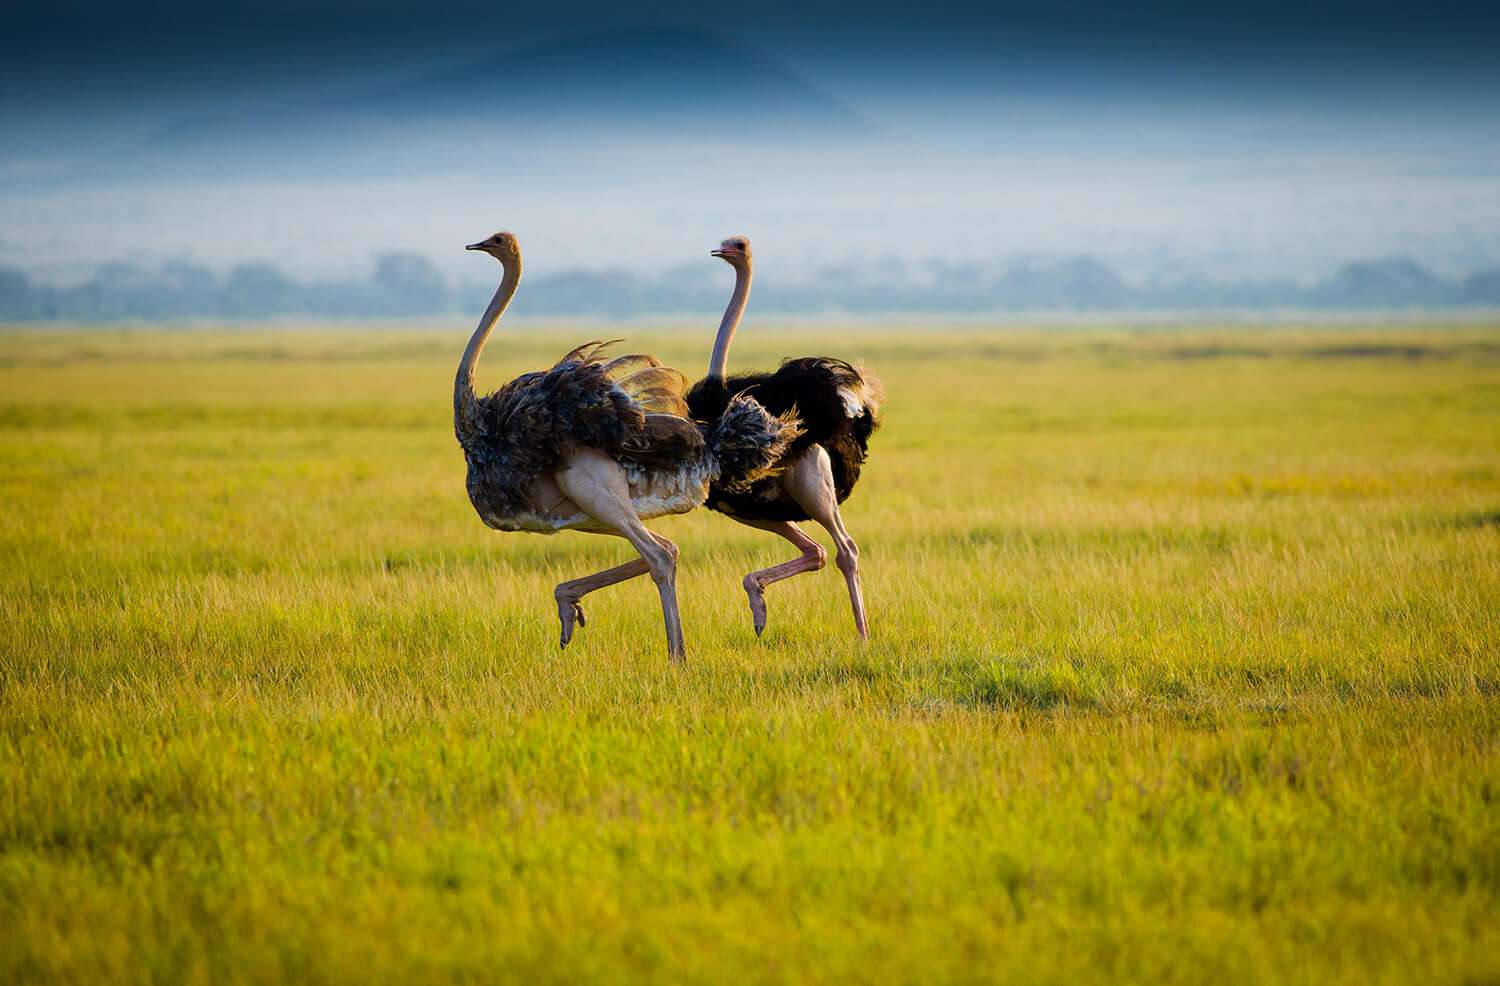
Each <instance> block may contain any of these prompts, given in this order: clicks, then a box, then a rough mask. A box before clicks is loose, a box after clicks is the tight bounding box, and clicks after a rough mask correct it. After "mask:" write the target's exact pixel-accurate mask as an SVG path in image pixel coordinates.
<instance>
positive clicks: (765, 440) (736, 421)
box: [704, 394, 802, 492]
mask: <svg viewBox="0 0 1500 986" xmlns="http://www.w3.org/2000/svg"><path fill="white" fill-rule="evenodd" d="M801 434H802V424H801V422H800V421H799V420H798V417H797V409H796V408H795V407H793V408H790V409H788V410H787V411H786V412H785V413H783V414H780V415H775V414H772V413H771V412H770V411H768V410H766V409H765V407H764V406H763V405H762V404H761V403H760V401H757V400H756V399H755V398H753V397H750V396H748V395H746V394H736V395H735V396H734V397H731V398H730V399H729V406H728V407H727V408H725V410H724V413H723V414H721V415H720V416H719V418H718V420H717V421H715V422H713V423H712V424H711V425H709V426H708V427H707V429H706V432H705V435H704V437H705V438H706V439H707V440H708V449H709V452H711V453H712V454H713V456H714V459H715V460H716V461H717V462H718V464H719V485H720V486H722V487H723V488H725V489H727V490H729V491H731V492H735V491H740V490H744V489H747V488H748V487H749V486H750V485H751V484H752V483H755V482H756V481H758V480H761V479H765V478H767V477H770V476H774V475H776V474H777V473H779V472H780V471H781V470H782V469H784V468H786V466H785V463H783V462H782V459H783V457H784V456H785V455H786V450H787V447H788V446H790V445H791V443H792V442H794V441H796V440H797V437H798V436H799V435H801Z"/></svg>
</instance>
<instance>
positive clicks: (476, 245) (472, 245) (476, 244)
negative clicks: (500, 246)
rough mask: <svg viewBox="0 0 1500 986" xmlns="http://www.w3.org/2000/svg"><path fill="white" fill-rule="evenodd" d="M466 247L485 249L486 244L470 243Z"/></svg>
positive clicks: (466, 248) (468, 248) (467, 248)
mask: <svg viewBox="0 0 1500 986" xmlns="http://www.w3.org/2000/svg"><path fill="white" fill-rule="evenodd" d="M464 249H465V250H483V249H484V244H483V243H470V244H469V245H468V246H466V247H464Z"/></svg>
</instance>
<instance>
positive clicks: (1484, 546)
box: [0, 323, 1500, 984]
mask: <svg viewBox="0 0 1500 986" xmlns="http://www.w3.org/2000/svg"><path fill="white" fill-rule="evenodd" d="M622 334H625V335H629V336H630V337H631V339H630V342H629V343H628V344H627V345H628V348H624V349H622V351H632V350H636V349H644V350H647V351H653V352H657V353H659V354H661V355H662V356H663V357H665V358H667V359H668V360H669V361H670V362H672V363H673V364H675V365H677V366H679V367H682V368H685V369H686V370H688V371H690V372H696V371H698V369H699V368H700V367H701V366H702V365H703V364H704V363H705V361H706V355H707V348H708V341H709V340H708V326H707V324H706V323H705V326H704V327H702V328H701V329H700V330H699V331H697V332H688V331H672V332H667V331H655V332H653V331H649V330H648V329H647V328H646V327H638V326H635V325H626V326H620V325H613V326H605V327H600V326H590V325H582V326H578V325H564V324H556V325H541V324H536V323H533V324H531V325H530V326H526V327H523V328H521V329H518V330H512V329H509V328H505V327H502V329H501V331H500V332H499V334H498V335H497V336H496V338H495V339H494V340H493V341H492V342H491V345H490V349H489V352H488V353H487V355H486V358H485V360H484V362H483V363H482V364H481V367H480V370H481V373H480V377H481V383H482V384H485V383H488V384H498V383H500V382H502V381H503V380H506V379H509V378H510V377H511V376H512V375H514V373H516V372H518V371H520V370H523V369H532V368H537V367H542V366H545V365H548V364H550V362H551V361H552V360H554V359H555V358H556V357H557V356H558V355H560V354H561V353H562V352H564V351H566V350H567V349H569V348H571V346H572V345H573V344H574V343H576V342H581V341H583V340H586V339H588V338H590V337H599V336H613V335H622ZM463 341H464V334H463V333H462V332H461V331H457V330H453V331H450V330H436V329H434V330H418V329H415V328H390V327H384V328H376V329H370V330H367V331H357V330H354V329H348V328H345V329H337V330H327V329H318V330H306V331H290V330H265V331H226V330H218V329H215V330H206V329H204V330H184V331H176V332H165V331H155V330H131V331H95V330H66V331H64V330H55V331H33V330H7V331H5V332H4V333H3V334H0V981H3V982H6V983H30V982H72V983H102V982H122V983H135V982H163V983H198V982H201V983H239V982H245V983H282V982H289V981H302V982H315V983H318V982H322V983H337V982H346V981H359V982H362V983H367V984H368V983H438V982H448V981H454V982H490V981H499V982H528V983H529V982H579V981H620V980H655V981H673V982H680V981H688V982H786V981H811V982H826V983H837V982H851V981H852V982H887V981H907V982H924V983H926V982H934V981H966V980H992V981H1026V982H1062V981H1074V980H1078V979H1083V980H1092V981H1134V982H1151V983H1158V982H1216V983H1225V982H1274V981H1283V982H1301V983H1319V982H1350V983H1355V982H1357V983H1369V982H1376V983H1384V982H1393V983H1394V982H1420V983H1432V982H1452V983H1486V982H1489V983H1493V982H1500V644H1497V641H1500V329H1497V328H1495V327H1486V326H1466V327H1464V326H1460V327H1451V328H1426V329H1394V328H1372V329H1365V328H1358V327H1339V328H1328V327H1324V328H1291V327H1279V328H1274V329H1261V330H1252V329H1245V328H1235V329H1229V328H1226V329H1212V328H1201V329H1182V328H1171V329H1159V330H1152V331H1131V330H1127V329H1099V328H1087V329H1052V330H1047V331H1042V330H1021V329H994V330H989V331H978V330H975V329H961V330H952V331H942V332H935V331H930V330H921V329H918V328H915V327H913V328H909V329H903V328H900V327H897V326H882V327H879V328H874V329H869V330H864V331H861V330H857V329H855V328H853V327H838V326H810V327H797V326H779V327H770V328H766V327H756V326H751V327H749V328H747V329H746V330H745V331H743V332H742V333H741V341H740V344H739V345H738V346H737V348H736V351H735V354H734V362H735V364H736V365H739V366H745V367H749V366H754V365H763V364H769V363H772V362H773V361H774V360H776V359H777V358H779V357H781V356H783V355H800V354H805V353H813V352H825V351H826V352H830V353H835V354H839V355H843V356H846V357H848V358H850V359H862V360H863V361H864V362H866V363H867V364H868V365H869V366H870V367H872V368H874V369H876V370H877V371H878V372H879V373H880V374H881V375H882V376H883V377H884V379H885V383H886V388H887V392H888V403H887V413H886V423H885V426H884V428H883V430H882V431H880V432H879V433H878V434H877V436H876V440H875V442H874V449H873V456H872V459H871V462H870V464H869V465H868V467H867V469H866V472H865V477H864V480H863V481H862V485H861V486H860V488H859V489H858V490H857V491H856V493H855V495H854V498H853V499H852V500H851V501H850V503H849V504H848V506H847V508H846V511H845V517H846V520H847V522H848V524H849V526H850V528H851V530H852V531H853V533H854V534H855V536H856V538H858V540H859V543H860V546H861V549H862V557H861V561H862V565H863V567H864V579H865V587H866V592H867V596H868V599H869V601H870V608H871V616H872V623H873V626H872V637H871V640H870V641H869V642H868V643H864V644H862V643H860V642H859V641H858V640H857V639H856V638H855V634H854V628H853V625H852V621H851V620H850V617H849V613H848V608H847V603H846V601H845V598H844V594H843V587H842V582H841V580H840V578H839V575H838V572H837V571H836V570H835V569H833V568H832V567H831V566H830V567H829V568H828V569H827V570H825V571H823V572H821V573H818V574H815V575H808V576H802V577H799V578H797V579H794V580H792V581H790V582H786V583H782V584H779V585H777V586H775V587H774V588H772V589H771V590H770V592H769V593H768V601H769V605H770V623H769V627H768V629H767V631H766V634H765V636H764V638H762V639H756V637H755V635H754V633H753V632H752V630H751V625H750V619H749V614H748V610H747V608H746V605H745V597H744V593H743V591H742V590H741V588H740V579H741V576H742V575H743V574H744V573H745V572H746V571H747V570H749V569H751V568H755V567H760V566H764V565H768V564H772V563H775V562H779V561H782V560H785V559H786V558H787V557H789V556H790V552H789V549H788V548H787V546H785V545H784V544H782V543H781V542H779V541H778V540H777V539H775V538H773V537H771V536H769V535H766V534H763V533H760V532H757V531H753V530H750V529H747V528H743V527H740V526H738V525H735V524H733V523H731V522H729V521H727V520H725V519H724V518H722V517H719V516H717V515H713V514H708V513H706V512H705V513H699V514H694V515H690V516H687V517H677V518H666V519H663V520H661V521H658V522H656V523H655V525H654V526H655V527H656V528H657V529H658V530H660V531H661V532H663V533H664V534H666V535H667V536H669V537H671V538H673V539H675V540H676V541H677V542H678V543H679V544H680V545H681V547H682V559H681V570H680V577H679V585H680V593H681V597H682V605H683V613H684V619H685V623H686V629H687V640H688V663H687V664H686V665H685V666H684V667H680V668H679V667H673V666H670V665H669V664H668V663H667V660H666V653H665V643H664V639H663V633H662V626H661V615H660V609H659V608H658V606H657V603H656V597H655V592H654V589H653V587H652V585H651V584H650V582H649V580H645V579H642V580H638V581H636V582H633V583H630V584H627V585H625V586H621V587H617V588H614V589H610V590H605V591H603V592H600V593H598V594H596V595H594V596H591V597H590V598H589V600H588V603H587V605H588V626H587V627H586V628H585V629H583V630H582V631H580V633H579V635H578V636H577V637H576V638H575V640H574V642H573V644H572V645H571V646H570V647H569V648H568V649H567V650H566V651H559V650H558V647H557V622H556V617H555V610H554V606H553V602H552V587H553V585H554V584H555V583H556V582H558V581H560V580H563V579H566V578H572V577H575V576H577V575H580V574H583V573H585V572H589V571H593V570H596V569H599V568H602V567H605V566H606V565H610V564H615V563H618V562H620V561H622V560H624V559H626V558H627V557H629V549H628V547H627V546H626V545H624V544H623V542H619V541H616V540H615V539H609V538H596V537H588V536H584V535H577V534H563V535H559V536H557V537H553V538H543V537H538V536H535V535H523V534H508V535H507V534H496V533H493V532H490V531H488V530H486V529H485V528H484V527H483V526H482V525H481V524H480V522H479V520H478V519H477V518H476V516H475V515H474V512H473V510H472V509H471V508H470V506H469V504H468V502H467V500H466V497H465V495H464V487H463V475H464V468H463V461H462V458H461V456H460V454H459V452H458V449H457V447H456V445H455V442H454V439H453V435H452V430H451V396H450V395H451V386H452V372H453V367H454V364H455V362H456V359H457V356H458V353H459V351H460V350H461V349H462V346H463ZM820 533H821V532H820ZM825 543H826V539H825Z"/></svg>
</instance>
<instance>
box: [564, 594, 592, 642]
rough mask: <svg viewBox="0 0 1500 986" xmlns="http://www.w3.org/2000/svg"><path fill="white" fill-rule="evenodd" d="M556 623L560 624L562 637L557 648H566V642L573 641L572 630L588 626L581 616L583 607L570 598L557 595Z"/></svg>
mask: <svg viewBox="0 0 1500 986" xmlns="http://www.w3.org/2000/svg"><path fill="white" fill-rule="evenodd" d="M556 598H557V621H558V622H559V623H560V624H562V636H561V639H560V640H559V641H558V645H557V646H558V648H559V649H562V648H565V647H567V646H568V641H570V640H572V639H573V628H574V626H575V625H576V626H577V627H578V628H579V629H582V628H583V627H586V626H588V620H586V619H584V616H583V605H582V604H581V603H580V602H579V601H578V600H577V599H574V598H573V597H571V596H568V595H565V594H563V593H557V594H556Z"/></svg>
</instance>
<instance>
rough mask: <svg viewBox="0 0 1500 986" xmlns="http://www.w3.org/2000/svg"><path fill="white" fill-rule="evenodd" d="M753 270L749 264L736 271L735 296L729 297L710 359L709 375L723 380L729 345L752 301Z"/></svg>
mask: <svg viewBox="0 0 1500 986" xmlns="http://www.w3.org/2000/svg"><path fill="white" fill-rule="evenodd" d="M750 276H751V269H750V265H749V264H748V263H747V264H745V265H744V266H743V267H736V268H735V269H734V294H732V295H730V296H729V307H728V308H726V309H724V319H723V321H721V322H720V323H719V336H718V338H717V339H715V340H714V352H713V355H712V356H710V357H709V358H708V375H709V377H711V378H713V379H717V380H723V379H724V374H725V371H726V370H727V369H728V367H729V344H730V343H731V342H733V341H734V330H735V329H738V328H739V327H740V319H742V318H744V317H745V304H746V302H748V301H749V300H750Z"/></svg>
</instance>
